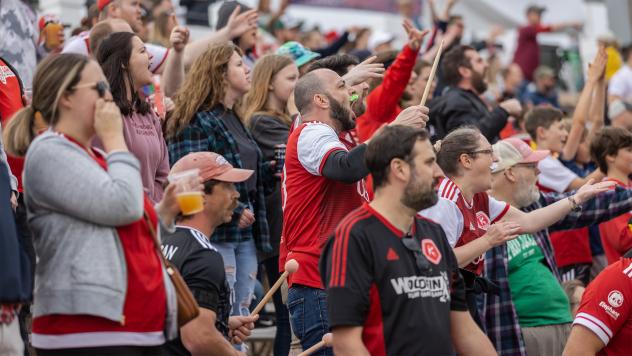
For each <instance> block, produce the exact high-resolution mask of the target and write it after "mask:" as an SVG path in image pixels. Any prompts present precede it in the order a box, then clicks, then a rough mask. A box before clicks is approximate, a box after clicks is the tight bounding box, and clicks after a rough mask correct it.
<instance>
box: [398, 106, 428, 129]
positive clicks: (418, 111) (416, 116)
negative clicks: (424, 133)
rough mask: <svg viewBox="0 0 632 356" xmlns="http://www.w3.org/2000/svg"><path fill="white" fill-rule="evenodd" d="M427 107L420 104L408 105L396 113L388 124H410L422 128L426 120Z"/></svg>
mask: <svg viewBox="0 0 632 356" xmlns="http://www.w3.org/2000/svg"><path fill="white" fill-rule="evenodd" d="M428 112H429V110H428V108H427V107H425V106H421V105H413V106H410V107H408V108H406V109H404V110H402V112H400V113H399V115H397V117H396V118H395V120H393V122H391V123H390V125H403V126H410V127H414V128H417V129H423V128H424V127H426V122H428V119H429V117H428Z"/></svg>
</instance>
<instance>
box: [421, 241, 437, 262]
mask: <svg viewBox="0 0 632 356" xmlns="http://www.w3.org/2000/svg"><path fill="white" fill-rule="evenodd" d="M421 251H422V252H423V253H424V256H426V258H427V259H428V261H430V262H432V263H434V264H435V265H438V264H439V262H441V252H440V251H439V249H438V248H437V245H435V243H434V241H432V240H430V239H423V240H421Z"/></svg>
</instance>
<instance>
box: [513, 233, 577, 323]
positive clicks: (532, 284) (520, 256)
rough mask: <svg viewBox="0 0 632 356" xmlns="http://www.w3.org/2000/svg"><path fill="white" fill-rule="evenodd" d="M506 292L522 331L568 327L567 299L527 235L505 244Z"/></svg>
mask: <svg viewBox="0 0 632 356" xmlns="http://www.w3.org/2000/svg"><path fill="white" fill-rule="evenodd" d="M507 254H508V256H509V288H510V289H511V298H512V299H513V303H514V306H515V307H516V313H518V320H519V322H520V326H522V327H533V326H543V325H555V324H564V323H570V322H571V321H573V318H572V316H571V310H570V305H569V302H568V297H566V294H565V293H564V290H563V289H562V286H561V285H560V283H559V282H558V281H557V279H556V278H555V275H553V273H552V272H551V270H550V269H549V268H548V267H547V266H546V262H545V260H544V255H543V254H542V250H541V249H540V247H539V246H538V244H537V242H536V241H535V238H534V237H533V235H531V234H526V235H520V236H518V238H516V239H515V240H512V241H509V242H507Z"/></svg>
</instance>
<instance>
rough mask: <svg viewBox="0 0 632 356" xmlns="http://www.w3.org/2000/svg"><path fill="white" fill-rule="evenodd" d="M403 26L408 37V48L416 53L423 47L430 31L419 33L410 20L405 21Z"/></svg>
mask: <svg viewBox="0 0 632 356" xmlns="http://www.w3.org/2000/svg"><path fill="white" fill-rule="evenodd" d="M402 26H404V30H405V31H406V34H407V35H408V47H410V48H411V49H413V50H415V51H416V50H418V49H419V46H421V41H423V39H424V37H426V35H427V34H428V32H429V31H428V30H423V31H419V30H418V29H417V28H416V27H415V25H413V23H412V21H410V20H409V19H405V20H404V22H403V23H402Z"/></svg>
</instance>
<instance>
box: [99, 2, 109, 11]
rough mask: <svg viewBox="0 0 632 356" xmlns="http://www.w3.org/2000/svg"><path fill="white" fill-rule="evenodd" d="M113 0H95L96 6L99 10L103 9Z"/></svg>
mask: <svg viewBox="0 0 632 356" xmlns="http://www.w3.org/2000/svg"><path fill="white" fill-rule="evenodd" d="M112 1H113V0H97V7H98V8H99V11H103V8H104V7H106V6H108V5H109V4H110V3H111V2H112Z"/></svg>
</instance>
